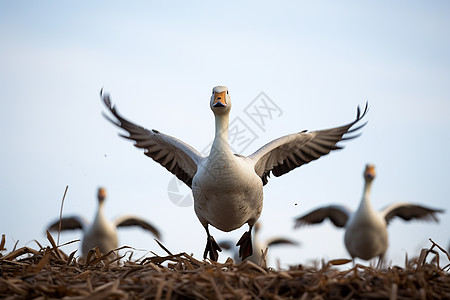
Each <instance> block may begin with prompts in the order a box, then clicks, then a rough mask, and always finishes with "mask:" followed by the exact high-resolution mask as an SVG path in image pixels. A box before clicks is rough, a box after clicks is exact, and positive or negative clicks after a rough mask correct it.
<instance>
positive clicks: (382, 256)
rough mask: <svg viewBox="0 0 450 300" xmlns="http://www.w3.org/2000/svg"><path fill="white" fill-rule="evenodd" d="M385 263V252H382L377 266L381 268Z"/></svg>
mask: <svg viewBox="0 0 450 300" xmlns="http://www.w3.org/2000/svg"><path fill="white" fill-rule="evenodd" d="M383 264H384V253H383V254H381V255H380V256H379V257H378V263H377V268H378V269H381V267H382V266H383Z"/></svg>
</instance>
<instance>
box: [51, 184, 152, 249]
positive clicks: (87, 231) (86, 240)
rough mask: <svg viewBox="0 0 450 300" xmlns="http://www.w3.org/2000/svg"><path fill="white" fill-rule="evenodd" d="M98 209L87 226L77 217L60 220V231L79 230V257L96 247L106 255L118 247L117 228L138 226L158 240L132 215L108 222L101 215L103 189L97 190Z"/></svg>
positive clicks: (55, 228) (54, 228) (149, 227)
mask: <svg viewBox="0 0 450 300" xmlns="http://www.w3.org/2000/svg"><path fill="white" fill-rule="evenodd" d="M97 198H98V209H97V212H96V214H95V218H94V221H93V222H92V224H89V222H87V221H86V220H85V219H83V218H81V217H79V216H73V217H66V218H62V220H61V230H73V229H81V230H82V231H83V232H84V234H83V239H82V242H81V256H82V257H86V255H87V253H88V252H89V250H91V249H93V248H95V247H98V248H99V250H100V252H101V253H103V254H104V253H108V252H109V251H111V250H113V249H116V248H117V247H118V246H119V242H118V238H117V228H118V227H125V226H139V227H141V228H143V229H145V230H148V231H150V232H152V233H153V234H154V235H155V236H156V237H157V238H160V233H159V231H158V230H157V229H156V228H155V227H154V226H153V225H151V224H150V223H148V222H147V221H145V220H143V219H141V218H139V217H137V216H133V215H124V216H122V217H120V218H117V219H115V220H114V221H110V220H108V219H107V218H106V217H105V215H104V213H103V206H104V202H105V198H106V191H105V189H104V188H99V189H98V195H97ZM58 229H59V220H57V221H55V222H53V223H52V224H50V225H49V227H48V230H49V231H58Z"/></svg>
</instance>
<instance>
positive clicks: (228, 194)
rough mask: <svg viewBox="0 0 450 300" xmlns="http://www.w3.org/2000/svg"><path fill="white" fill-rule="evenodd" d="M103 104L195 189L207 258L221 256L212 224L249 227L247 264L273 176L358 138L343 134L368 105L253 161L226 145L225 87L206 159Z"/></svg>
mask: <svg viewBox="0 0 450 300" xmlns="http://www.w3.org/2000/svg"><path fill="white" fill-rule="evenodd" d="M101 97H102V98H103V102H104V103H105V105H106V107H107V108H108V109H109V111H110V112H111V113H112V114H113V115H114V120H113V119H111V118H108V117H107V118H108V119H109V120H110V121H111V122H112V123H113V124H115V125H117V126H118V127H120V128H122V129H124V130H126V131H127V132H128V134H129V135H127V136H123V137H125V138H127V139H130V140H134V141H135V144H134V145H135V146H136V147H138V148H142V149H144V150H145V155H147V156H149V157H151V158H152V159H153V160H155V161H157V162H158V163H160V164H161V165H162V166H163V167H165V168H166V169H167V170H168V171H170V172H171V173H173V174H174V175H176V176H177V177H178V179H180V180H181V181H183V182H184V183H185V184H186V185H187V186H189V187H190V188H191V189H192V193H193V196H194V210H195V213H196V214H197V217H198V219H199V220H200V222H201V224H202V225H203V227H204V228H205V230H206V234H207V241H206V247H205V251H204V254H203V257H204V258H206V257H207V256H208V254H209V257H210V258H211V259H212V260H215V261H217V259H218V251H221V249H220V247H219V245H218V244H217V242H216V241H215V239H214V238H213V237H212V236H211V234H210V233H209V229H208V226H209V225H212V226H214V227H216V228H217V229H219V230H222V231H226V232H229V231H232V230H235V229H237V228H240V227H241V226H242V225H244V224H245V223H247V224H248V225H249V230H248V231H247V232H245V233H244V234H243V235H242V237H241V238H240V240H239V241H238V243H237V245H238V246H240V248H239V256H240V257H241V258H242V259H244V258H246V257H248V256H250V255H252V253H253V250H252V238H251V231H252V227H253V225H254V224H255V223H256V221H257V220H258V218H259V216H260V214H261V210H262V206H263V185H265V184H266V183H267V180H268V178H269V176H270V172H272V173H273V174H274V175H275V176H281V175H283V174H286V173H288V172H289V171H291V170H293V169H295V168H297V167H299V166H301V165H303V164H306V163H309V162H310V161H312V160H315V159H318V158H319V157H321V156H323V155H326V154H328V153H329V152H330V151H331V150H336V149H341V147H339V146H337V145H336V144H337V143H338V142H339V141H342V140H347V139H351V138H354V137H356V136H357V135H354V136H347V137H343V136H344V135H345V134H348V133H351V132H355V131H357V130H358V129H360V128H361V127H362V126H364V124H363V125H362V126H360V127H357V128H354V129H351V128H352V127H353V125H355V124H356V123H357V122H359V121H360V120H361V118H363V117H364V115H365V113H366V112H367V104H366V107H365V109H364V112H363V113H362V114H361V113H360V111H359V108H358V113H357V116H356V120H354V121H353V122H351V123H349V124H347V125H344V126H341V127H336V128H332V129H327V130H319V131H312V132H307V131H306V130H305V131H302V132H299V133H294V134H290V135H286V136H283V137H281V138H278V139H276V140H274V141H272V142H270V143H268V144H266V145H265V146H263V147H262V148H260V149H259V150H257V151H256V152H255V153H253V154H252V155H250V156H247V157H246V156H242V155H239V154H234V153H233V152H232V151H231V149H230V146H229V144H228V124H229V115H230V110H231V99H230V96H229V93H228V89H227V87H225V86H216V87H214V88H213V91H212V96H211V100H210V107H211V110H212V111H213V113H214V116H215V127H216V131H215V137H214V141H213V144H212V146H211V151H210V154H209V156H207V157H205V156H203V155H202V154H200V153H199V152H198V151H197V150H195V149H194V148H192V147H191V146H189V145H188V144H186V143H184V142H182V141H180V140H178V139H176V138H174V137H171V136H169V135H166V134H164V133H161V132H159V131H157V130H154V129H153V130H147V129H145V128H143V127H141V126H138V125H136V124H134V123H132V122H130V121H128V120H127V119H125V118H124V117H122V116H121V115H120V114H119V113H118V111H117V109H116V108H115V107H114V106H112V104H111V101H110V98H109V95H108V94H103V91H102V92H101Z"/></svg>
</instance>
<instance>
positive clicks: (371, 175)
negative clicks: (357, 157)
mask: <svg viewBox="0 0 450 300" xmlns="http://www.w3.org/2000/svg"><path fill="white" fill-rule="evenodd" d="M375 176H376V173H375V165H371V164H367V165H366V169H365V170H364V179H365V180H366V182H368V183H371V182H372V181H373V180H374V179H375Z"/></svg>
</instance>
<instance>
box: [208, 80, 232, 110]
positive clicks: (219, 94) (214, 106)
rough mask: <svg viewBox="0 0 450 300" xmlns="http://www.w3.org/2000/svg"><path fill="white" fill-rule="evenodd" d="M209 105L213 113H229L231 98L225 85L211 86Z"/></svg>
mask: <svg viewBox="0 0 450 300" xmlns="http://www.w3.org/2000/svg"><path fill="white" fill-rule="evenodd" d="M210 107H211V110H212V111H213V113H214V114H215V115H223V114H229V113H230V109H231V99H230V95H229V94H228V88H227V87H226V86H216V87H214V88H213V90H212V96H211V102H210Z"/></svg>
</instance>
